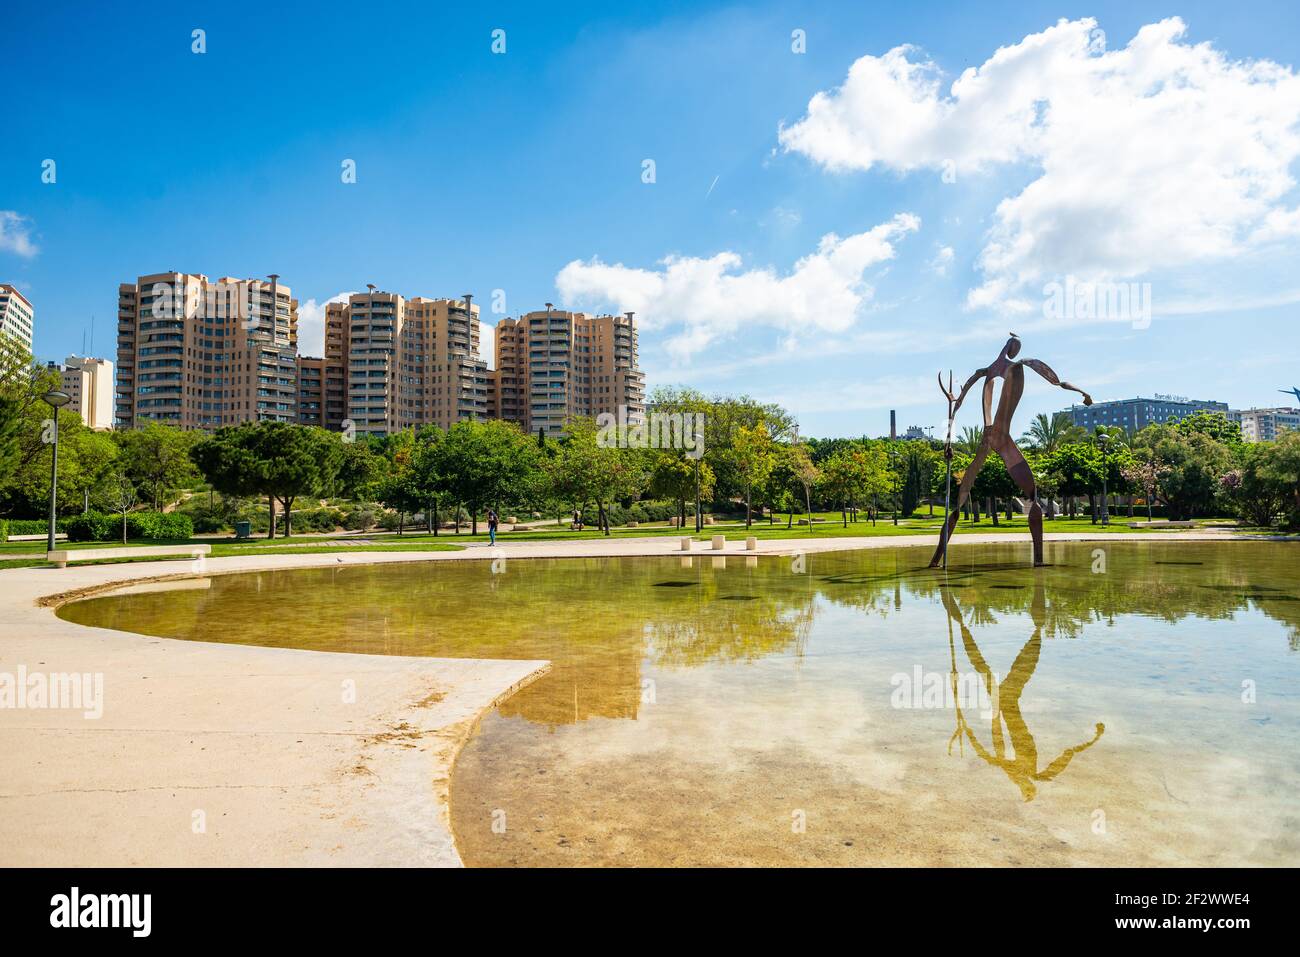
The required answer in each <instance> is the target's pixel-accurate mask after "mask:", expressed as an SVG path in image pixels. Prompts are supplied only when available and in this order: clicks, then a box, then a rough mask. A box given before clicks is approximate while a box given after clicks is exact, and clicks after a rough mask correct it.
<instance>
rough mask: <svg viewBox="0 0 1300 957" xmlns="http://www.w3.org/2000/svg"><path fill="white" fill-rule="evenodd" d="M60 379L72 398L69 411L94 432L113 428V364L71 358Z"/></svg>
mask: <svg viewBox="0 0 1300 957" xmlns="http://www.w3.org/2000/svg"><path fill="white" fill-rule="evenodd" d="M61 380H62V386H61V388H62V389H63V391H64V392H66V393H67V394H68V395H69V396H70V397H71V401H70V402H69V403H68V408H69V409H71V410H72V411H73V412H76V413H78V414H79V415H80V416H81V421H83V422H85V423H86V425H88V426H89V427H90V428H92V429H101V430H102V429H111V428H112V427H113V363H111V362H109V361H108V360H107V359H92V358H91V357H89V356H68V358H67V359H65V360H64V362H63V369H62V373H61Z"/></svg>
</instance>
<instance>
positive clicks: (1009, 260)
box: [780, 17, 1300, 311]
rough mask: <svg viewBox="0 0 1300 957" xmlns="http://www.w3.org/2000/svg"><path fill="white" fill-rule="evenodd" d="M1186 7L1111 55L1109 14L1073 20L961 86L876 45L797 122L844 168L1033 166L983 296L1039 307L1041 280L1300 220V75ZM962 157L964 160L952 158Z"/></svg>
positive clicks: (1009, 207) (1218, 254)
mask: <svg viewBox="0 0 1300 957" xmlns="http://www.w3.org/2000/svg"><path fill="white" fill-rule="evenodd" d="M1185 30H1186V27H1185V25H1184V24H1183V22H1182V20H1180V19H1178V18H1176V17H1174V18H1170V19H1168V20H1163V21H1161V22H1159V23H1154V24H1150V25H1147V26H1144V27H1142V28H1141V29H1140V30H1139V31H1138V33H1137V35H1136V36H1135V37H1134V38H1133V39H1132V40H1131V41H1130V42H1129V44H1128V46H1127V47H1124V48H1123V49H1118V50H1113V51H1107V50H1106V49H1105V37H1104V35H1103V34H1102V33H1101V31H1100V30H1098V29H1096V21H1095V20H1092V19H1083V20H1076V21H1066V20H1061V21H1060V22H1058V23H1057V24H1056V25H1055V26H1053V27H1050V28H1048V29H1046V30H1044V31H1043V32H1041V33H1036V34H1032V35H1030V36H1027V37H1025V38H1024V39H1023V40H1021V41H1020V42H1019V43H1015V44H1012V45H1011V46H1007V47H1002V48H1000V49H998V50H997V51H996V52H995V53H994V54H993V55H992V56H991V57H990V58H989V59H988V60H986V61H985V62H984V63H983V64H982V65H980V66H979V67H977V68H969V69H967V70H966V71H965V72H963V73H962V75H961V76H960V77H958V78H957V80H956V81H955V82H953V83H952V85H951V86H950V87H949V89H948V91H947V93H946V94H945V93H944V92H943V91H942V90H941V83H940V76H939V70H938V68H937V67H936V66H935V65H934V64H933V63H932V62H929V61H926V60H923V59H919V58H916V52H915V50H914V49H913V48H911V47H906V46H901V47H896V48H895V49H893V50H890V51H889V52H888V53H886V54H884V55H883V56H880V57H875V56H864V57H862V58H861V59H859V60H858V61H857V62H856V63H854V64H853V66H852V67H851V68H850V70H849V74H848V77H847V79H846V80H845V82H844V85H843V86H841V87H839V88H838V89H835V90H832V91H829V92H822V93H818V94H817V95H816V96H814V97H813V98H812V100H811V101H810V102H809V104H808V110H807V113H806V115H805V116H804V117H803V118H801V119H800V120H799V121H798V122H796V123H795V124H794V125H793V126H789V127H784V128H782V129H781V131H780V141H781V144H782V146H783V147H784V148H785V149H786V150H788V151H793V152H798V153H802V154H804V155H806V156H808V157H810V158H811V159H812V160H814V161H815V162H817V163H819V164H821V165H822V166H824V167H825V168H827V169H830V170H841V171H842V170H866V169H870V168H871V167H873V166H875V165H877V164H879V165H882V166H885V167H888V168H891V169H894V170H898V171H903V172H907V171H914V170H918V169H927V170H935V171H943V170H945V168H946V169H949V170H951V171H955V172H956V174H957V180H958V182H959V183H960V182H962V181H963V179H964V177H966V176H969V175H972V174H976V173H978V172H979V171H981V170H983V169H986V168H989V167H992V166H994V165H997V164H1005V163H1021V162H1023V163H1027V164H1031V165H1033V166H1035V167H1037V170H1038V174H1039V175H1038V176H1037V178H1036V179H1034V180H1033V181H1032V182H1031V183H1029V185H1028V186H1026V187H1025V188H1024V189H1023V190H1022V191H1021V192H1020V193H1019V194H1017V195H1014V196H1008V197H1006V198H1004V199H1003V200H1002V201H1001V202H1000V203H999V204H998V206H997V208H996V211H995V213H994V220H993V226H992V228H991V229H990V231H989V234H988V237H987V241H986V245H985V247H984V250H983V252H982V253H981V255H980V257H979V260H978V265H979V268H980V269H981V271H982V272H983V275H984V282H983V283H982V285H980V286H979V287H978V288H976V289H974V290H972V291H971V292H970V294H969V296H968V300H967V304H968V305H969V306H971V307H1000V308H1004V309H1005V308H1010V309H1012V310H1013V311H1014V310H1017V309H1019V310H1022V311H1023V310H1027V309H1029V308H1036V305H1035V304H1033V303H1031V301H1030V300H1027V299H1026V298H1025V296H1026V293H1027V292H1030V293H1032V294H1033V295H1034V297H1035V299H1036V298H1037V294H1038V293H1039V292H1040V289H1039V288H1033V287H1034V286H1041V284H1042V283H1043V282H1045V281H1048V280H1050V279H1056V278H1059V277H1061V276H1063V275H1066V274H1072V275H1075V276H1078V277H1081V278H1086V279H1088V280H1092V281H1101V280H1110V279H1118V278H1126V277H1133V276H1138V275H1143V274H1146V273H1150V272H1153V271H1156V270H1172V269H1177V268H1180V267H1187V266H1189V265H1192V264H1197V263H1206V262H1210V261H1215V260H1218V261H1223V260H1227V259H1231V258H1233V257H1236V256H1239V255H1241V254H1242V253H1244V252H1246V251H1248V250H1249V249H1251V248H1252V246H1253V245H1254V244H1256V243H1258V242H1262V241H1269V240H1275V239H1279V238H1286V237H1294V236H1295V235H1297V234H1300V214H1297V212H1296V211H1295V210H1294V209H1288V208H1287V207H1288V205H1294V204H1293V203H1291V204H1288V203H1287V201H1286V197H1287V195H1288V194H1289V193H1290V192H1291V191H1292V190H1293V189H1294V187H1295V180H1294V178H1293V176H1292V174H1291V172H1290V166H1291V164H1292V163H1293V162H1294V161H1295V159H1296V158H1297V156H1300V76H1297V75H1296V73H1295V72H1294V71H1293V70H1292V69H1291V68H1290V67H1287V66H1282V65H1279V64H1276V63H1273V62H1270V61H1268V60H1254V61H1238V60H1230V59H1229V58H1228V57H1227V56H1226V55H1225V54H1224V53H1222V52H1221V51H1219V50H1216V49H1215V48H1214V47H1213V46H1212V45H1211V44H1210V43H1198V44H1190V43H1187V42H1185V41H1184V39H1183V36H1184V33H1185ZM948 164H951V165H948Z"/></svg>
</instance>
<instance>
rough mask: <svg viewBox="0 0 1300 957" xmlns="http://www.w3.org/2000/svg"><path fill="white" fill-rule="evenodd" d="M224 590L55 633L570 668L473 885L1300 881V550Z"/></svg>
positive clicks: (888, 560)
mask: <svg viewBox="0 0 1300 957" xmlns="http://www.w3.org/2000/svg"><path fill="white" fill-rule="evenodd" d="M1047 549H1048V553H1047V555H1048V561H1049V563H1050V565H1049V567H1047V568H1041V569H1032V568H1028V567H1025V566H1024V564H1023V560H1024V557H1025V548H1023V547H1021V546H1019V545H1013V544H1008V545H990V546H964V547H961V548H954V550H953V553H952V556H951V558H952V562H951V567H950V569H949V570H948V572H947V573H946V574H945V573H943V572H935V571H930V570H928V569H926V568H925V567H924V565H925V562H926V560H927V558H928V551H927V550H926V549H920V548H912V549H906V548H885V549H869V550H862V551H854V552H834V553H821V554H812V555H808V556H803V557H795V558H778V557H763V558H748V559H746V558H738V557H729V558H727V559H725V560H723V559H720V558H714V557H711V556H708V555H696V556H693V557H685V556H683V557H680V558H679V557H677V556H673V557H664V558H636V559H631V558H624V559H616V558H609V559H563V560H510V561H509V562H503V561H501V560H498V561H497V562H496V563H495V564H492V563H489V562H487V561H482V562H478V561H475V562H466V561H444V562H436V563H418V564H417V563H412V564H388V565H373V566H339V567H337V568H324V569H304V570H295V571H283V572H262V573H250V574H246V575H231V576H217V577H214V578H212V579H211V580H210V582H208V583H206V584H205V586H204V587H202V588H193V587H182V588H177V589H174V590H167V591H159V592H144V593H137V594H130V593H128V594H120V595H106V596H103V597H99V598H92V599H88V600H85V601H80V602H76V603H73V604H69V605H65V606H63V607H62V608H61V609H60V610H59V615H60V617H62V618H64V619H67V620H69V621H75V622H80V623H82V624H87V625H97V626H102V627H109V628H118V629H122V630H126V631H133V632H139V633H144V634H151V635H163V636H169V637H175V638H188V639H202V640H209V641H213V640H215V641H229V642H239V643H246V644H261V645H274V646H281V647H295V648H311V649H317V650H323V651H346V652H365V653H375V654H400V655H436V656H453V657H466V656H470V657H484V658H495V657H502V658H544V659H549V660H551V661H552V663H553V668H552V671H551V672H550V674H548V675H547V676H546V677H544V678H542V679H540V680H538V681H537V682H535V683H534V684H532V685H530V686H529V687H527V688H524V689H523V690H522V691H520V692H519V693H517V694H516V695H514V696H513V697H511V698H510V699H508V700H507V701H506V702H504V703H503V704H502V705H501V706H500V707H499V708H498V709H496V711H494V712H493V713H491V714H489V715H487V716H486V717H485V718H484V720H483V721H482V723H481V724H480V726H479V728H478V729H477V732H476V733H475V735H474V737H473V738H472V740H471V741H470V742H469V743H468V744H467V746H466V747H465V750H464V751H463V752H462V754H461V756H460V758H459V760H458V762H457V765H456V769H455V774H454V776H453V779H452V795H451V809H452V823H453V828H454V830H455V833H456V838H457V842H458V845H459V846H460V849H461V852H462V854H463V856H464V858H465V860H466V862H467V863H469V864H472V865H473V864H486V865H494V864H615V865H618V864H637V865H641V864H646V865H649V864H829V865H867V864H952V865H980V864H1022V865H1057V864H1096V865H1109V864H1170V865H1173V864H1179V865H1229V864H1243V865H1280V864H1288V865H1295V864H1300V837H1298V835H1300V747H1297V744H1298V743H1300V734H1298V732H1300V546H1296V545H1291V544H1277V543H1263V542H1260V543H1249V542H1231V543H1222V544H1219V543H1181V542H1168V543H1165V542H1160V543H1136V542H1115V543H1104V544H1097V543H1087V544H1062V543H1049V544H1048V546H1047Z"/></svg>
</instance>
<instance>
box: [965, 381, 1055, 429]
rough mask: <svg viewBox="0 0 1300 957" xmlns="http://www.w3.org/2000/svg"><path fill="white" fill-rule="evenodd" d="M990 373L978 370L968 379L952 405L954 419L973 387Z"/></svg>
mask: <svg viewBox="0 0 1300 957" xmlns="http://www.w3.org/2000/svg"><path fill="white" fill-rule="evenodd" d="M1048 371H1051V370H1048ZM988 373H989V370H988V369H976V370H975V371H974V372H973V373H971V377H970V378H969V379H967V380H966V384H965V385H964V386H962V387H961V393H960V394H959V395H958V396H957V400H956V401H955V402H954V403H953V404H952V416H953V418H956V416H957V410H958V409H960V408H961V404H962V402H964V401H965V400H966V393H967V392H969V391H970V390H971V387H972V386H974V385H975V383H976V382H979V380H980V379H982V378H984V377H985V376H986V375H988Z"/></svg>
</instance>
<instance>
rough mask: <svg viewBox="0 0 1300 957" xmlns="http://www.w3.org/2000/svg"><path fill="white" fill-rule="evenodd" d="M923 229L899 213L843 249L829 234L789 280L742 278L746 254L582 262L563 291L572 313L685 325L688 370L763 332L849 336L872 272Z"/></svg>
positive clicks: (752, 274)
mask: <svg viewBox="0 0 1300 957" xmlns="http://www.w3.org/2000/svg"><path fill="white" fill-rule="evenodd" d="M920 226H921V221H920V219H918V218H917V217H916V216H914V215H912V214H911V213H899V214H898V215H897V216H895V217H894V218H893V219H892V220H890V221H889V222H887V223H882V224H880V225H879V226H876V227H874V228H873V229H869V230H867V231H866V232H864V233H857V234H856V235H853V236H847V237H845V238H843V239H841V238H840V237H839V236H836V235H835V234H834V233H829V234H827V235H825V236H823V237H822V239H821V241H820V242H819V243H818V245H817V251H816V252H814V253H811V254H810V255H807V256H805V257H803V258H802V259H800V260H799V261H798V262H796V263H795V265H794V268H793V269H792V270H791V271H790V272H789V274H787V275H784V276H780V275H777V273H776V272H775V270H773V269H770V268H755V269H748V270H743V269H741V266H742V260H741V257H740V256H739V255H738V254H736V253H734V252H721V253H718V254H717V255H714V256H711V257H709V258H707V259H701V258H698V257H683V256H669V257H667V258H666V259H664V260H662V261H661V263H660V266H661V268H658V269H637V268H633V267H629V266H624V265H622V264H621V263H618V264H614V265H609V264H607V263H602V262H601V261H600V260H598V259H592V260H590V261H589V262H582V261H581V260H574V261H573V262H571V263H569V264H568V265H567V266H565V267H564V268H563V269H561V270H560V272H559V273H558V274H557V275H556V277H555V285H556V288H557V289H558V290H559V293H560V299H561V301H562V302H563V303H564V304H565V305H566V306H590V307H593V308H613V309H615V310H616V311H618V312H626V311H629V310H631V311H634V312H636V313H637V315H638V318H639V320H640V321H641V324H642V327H643V328H645V329H667V328H670V327H676V326H678V325H680V327H681V331H680V332H678V333H677V334H676V335H674V336H672V337H671V338H669V339H668V341H667V348H668V351H669V353H670V354H671V355H672V356H673V357H674V359H678V360H682V359H686V358H687V357H689V356H694V355H698V354H699V353H700V352H701V351H702V350H704V349H706V348H707V347H708V346H709V345H711V344H712V343H714V342H717V341H720V340H724V339H727V338H729V337H731V336H733V335H735V334H736V333H738V332H740V331H742V330H751V329H754V328H756V327H768V328H773V329H778V330H780V331H782V332H784V333H786V335H787V338H788V339H790V340H793V339H794V337H796V336H799V335H803V334H808V333H836V332H843V331H845V330H847V329H848V328H850V327H851V326H852V325H853V324H854V321H855V320H856V319H857V317H858V315H859V312H860V310H861V309H862V307H863V305H864V304H865V303H866V302H868V301H869V300H870V299H871V297H872V295H873V292H874V290H873V289H872V287H871V285H870V284H868V283H867V281H866V279H865V278H864V273H865V272H866V270H867V269H868V268H870V267H871V266H875V265H878V264H879V263H882V262H886V261H887V260H890V259H892V258H893V257H894V243H895V241H897V240H898V239H900V238H902V237H903V236H905V235H906V234H908V233H911V232H915V231H916V230H917V229H919V228H920Z"/></svg>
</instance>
